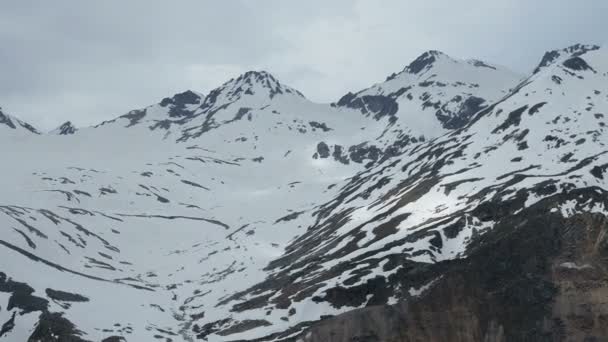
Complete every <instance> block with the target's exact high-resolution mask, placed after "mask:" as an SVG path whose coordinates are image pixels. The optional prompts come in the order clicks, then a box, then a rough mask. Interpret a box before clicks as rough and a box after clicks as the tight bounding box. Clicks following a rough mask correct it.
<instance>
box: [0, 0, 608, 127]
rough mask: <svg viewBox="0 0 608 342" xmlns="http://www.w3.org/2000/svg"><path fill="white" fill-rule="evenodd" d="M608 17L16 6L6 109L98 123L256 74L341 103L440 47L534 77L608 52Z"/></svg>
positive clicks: (323, 4) (580, 4) (0, 32)
mask: <svg viewBox="0 0 608 342" xmlns="http://www.w3.org/2000/svg"><path fill="white" fill-rule="evenodd" d="M607 17H608V1H606V0H581V1H572V0H534V1H531V0H491V1H488V0H460V1H449V0H441V1H439V0H436V1H433V0H427V1H411V0H394V1H393V0H382V1H381V0H375V1H371V0H369V1H366V0H350V1H347V0H332V1H327V0H319V1H312V0H308V1H297V2H296V1H286V0H276V1H275V0H264V1H253V0H250V1H237V0H234V1H221V2H220V1H204V0H197V1H156V0H146V1H143V0H142V1H135V0H131V1H118V0H104V1H76V0H72V1H67V0H55V1H29V0H21V1H3V2H2V3H1V4H0V46H1V48H0V75H1V77H2V82H0V106H2V107H3V108H4V110H5V111H6V112H9V113H11V114H13V115H15V116H18V117H20V118H22V119H24V120H26V121H29V122H30V123H32V124H34V125H35V126H37V127H39V128H41V129H51V128H54V127H55V126H57V125H59V124H60V123H61V122H63V121H66V120H71V121H72V122H74V123H75V124H76V125H79V126H82V125H90V124H95V123H98V122H99V121H102V120H105V119H110V118H113V117H115V116H118V115H121V114H123V113H125V112H127V111H129V110H131V109H134V108H140V107H143V106H146V105H149V104H152V103H156V102H158V101H160V99H162V98H163V97H166V96H169V95H172V94H174V93H176V92H180V91H183V90H185V89H193V90H197V91H200V92H203V93H206V92H208V91H209V90H211V89H213V88H215V87H217V86H219V85H220V84H222V83H223V82H224V81H226V80H228V79H230V78H232V77H235V76H238V75H239V74H240V73H242V72H245V71H247V70H252V69H254V70H259V69H263V70H267V71H269V72H271V73H272V74H274V75H275V76H276V77H277V78H278V79H279V80H280V81H281V82H283V83H285V84H288V85H291V86H293V87H295V88H297V89H299V90H300V91H302V92H303V93H304V94H305V95H306V96H307V97H308V98H309V99H311V100H313V101H317V102H332V101H336V100H337V99H338V98H339V97H340V96H341V95H343V94H345V93H346V92H348V91H352V90H359V89H362V88H365V87H367V86H369V85H371V84H373V83H375V82H378V81H381V80H383V79H384V78H385V77H386V76H387V75H389V74H391V73H392V72H395V71H400V70H401V69H402V68H403V67H404V66H405V65H407V64H409V62H410V61H411V60H413V59H414V58H416V57H417V56H418V55H419V54H421V53H422V52H424V51H425V50H429V49H435V50H441V51H443V52H446V53H447V54H449V55H452V56H454V57H459V58H472V57H474V58H478V59H482V60H486V61H489V62H493V63H497V64H502V65H505V66H507V67H510V68H512V69H514V70H516V71H520V72H522V73H523V72H527V71H529V70H531V69H532V68H533V67H534V66H535V64H537V63H538V61H539V60H540V58H541V56H542V54H543V53H544V52H545V51H546V50H550V49H555V48H561V47H566V46H568V45H571V44H573V43H576V42H582V43H595V44H600V45H606V43H608V35H606V33H607V32H608V20H606V18H607Z"/></svg>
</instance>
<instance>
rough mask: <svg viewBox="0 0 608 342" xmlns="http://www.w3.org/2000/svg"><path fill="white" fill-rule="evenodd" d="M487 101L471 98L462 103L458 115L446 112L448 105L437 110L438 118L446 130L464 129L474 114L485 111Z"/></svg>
mask: <svg viewBox="0 0 608 342" xmlns="http://www.w3.org/2000/svg"><path fill="white" fill-rule="evenodd" d="M485 102H486V100H484V99H482V98H480V97H476V96H471V97H468V98H467V99H466V100H464V101H463V102H462V104H461V105H460V108H459V110H458V112H457V113H450V112H449V111H448V110H446V108H445V107H446V105H444V106H443V107H442V109H439V110H437V113H436V115H437V118H438V119H439V121H441V123H442V125H443V127H444V128H447V129H458V128H462V127H464V126H465V125H466V124H467V123H469V121H470V120H471V117H473V114H475V113H477V112H479V111H480V110H482V109H484V108H485V107H486V106H484V104H485Z"/></svg>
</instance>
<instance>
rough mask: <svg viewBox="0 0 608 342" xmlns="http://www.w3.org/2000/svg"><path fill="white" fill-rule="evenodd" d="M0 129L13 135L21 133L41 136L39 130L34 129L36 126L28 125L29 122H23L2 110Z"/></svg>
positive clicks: (0, 111) (0, 109)
mask: <svg viewBox="0 0 608 342" xmlns="http://www.w3.org/2000/svg"><path fill="white" fill-rule="evenodd" d="M0 129H2V131H3V132H5V133H6V132H10V133H11V134H20V133H34V134H39V132H38V130H36V129H35V128H34V126H32V125H30V124H28V123H27V122H24V121H21V120H19V119H17V118H15V117H12V116H10V115H8V114H5V113H3V112H2V108H0Z"/></svg>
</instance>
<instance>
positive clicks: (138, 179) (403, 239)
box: [0, 45, 608, 342]
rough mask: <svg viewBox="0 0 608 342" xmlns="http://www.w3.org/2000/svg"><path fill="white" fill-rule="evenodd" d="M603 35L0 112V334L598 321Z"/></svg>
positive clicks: (255, 336) (604, 276)
mask: <svg viewBox="0 0 608 342" xmlns="http://www.w3.org/2000/svg"><path fill="white" fill-rule="evenodd" d="M607 124H608V50H607V49H605V48H600V47H598V46H592V45H574V46H571V47H568V48H566V49H563V50H555V51H550V52H547V53H546V54H545V55H544V56H543V57H542V59H539V62H538V67H537V68H535V69H534V70H533V71H531V72H530V73H529V74H527V75H520V74H518V73H514V72H511V71H509V70H507V69H505V68H503V67H500V66H497V65H492V64H490V63H487V62H483V61H479V60H460V59H456V58H452V57H450V56H448V55H446V54H444V53H442V52H439V51H428V52H426V53H424V54H422V55H421V56H420V57H419V58H417V59H416V60H414V61H413V62H411V63H410V64H409V65H407V66H406V67H405V68H404V69H403V70H402V71H400V72H397V73H394V74H392V75H390V76H389V77H388V78H386V79H385V81H383V82H380V83H377V84H374V85H372V86H370V87H369V88H367V89H363V90H359V91H353V92H349V93H348V94H345V95H344V96H343V97H342V98H340V99H336V101H335V102H334V103H331V104H319V103H314V102H311V101H309V100H308V99H307V98H306V97H305V95H304V94H302V93H301V92H299V91H298V90H296V89H294V88H291V87H289V86H288V85H285V84H283V83H281V82H280V81H279V80H277V79H276V78H275V77H274V76H273V75H271V74H270V73H268V72H266V71H250V72H247V73H245V74H242V75H240V76H238V77H236V78H234V79H231V80H229V81H227V82H226V83H224V84H223V85H221V86H219V87H218V88H216V89H214V90H212V91H210V92H209V93H208V94H202V93H199V92H196V91H192V90H187V91H184V92H182V93H179V94H176V95H173V96H170V97H167V98H164V99H161V100H160V101H159V102H158V103H156V104H153V105H150V106H148V107H146V108H141V109H135V110H132V111H130V112H128V113H126V114H124V115H121V116H118V117H116V118H115V119H113V120H111V121H106V122H102V123H100V124H98V125H96V126H94V127H78V128H76V127H74V125H73V124H72V123H70V122H66V123H64V124H62V125H60V126H59V127H58V128H57V129H55V130H53V131H51V132H48V133H45V132H40V131H39V130H37V129H35V128H34V126H33V125H30V124H28V123H25V122H23V121H21V120H19V119H17V118H15V116H12V114H11V115H9V114H8V113H6V112H5V111H4V110H1V111H0V146H1V149H2V169H1V174H0V175H1V177H0V189H2V191H1V192H0V229H1V230H0V231H1V234H0V260H1V262H0V341H41V342H46V341H104V342H118V341H130V342H132V341H165V342H170V341H173V342H178V341H189V342H193V341H210V342H211V341H285V342H287V341H291V342H296V341H297V342H325V341H336V342H347V341H359V342H363V341H366V342H372V341H387V342H402V341H487V342H490V341H492V342H503V341H608V216H607V215H608V145H607V144H608V127H607Z"/></svg>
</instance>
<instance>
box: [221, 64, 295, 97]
mask: <svg viewBox="0 0 608 342" xmlns="http://www.w3.org/2000/svg"><path fill="white" fill-rule="evenodd" d="M218 89H220V90H221V91H222V92H225V95H226V96H227V97H228V98H230V99H232V98H236V97H241V96H245V95H260V94H262V95H266V96H268V97H270V98H271V99H272V98H273V97H275V96H277V95H284V94H292V95H296V96H299V97H304V95H303V94H302V93H301V92H299V91H297V90H295V89H293V88H291V87H288V86H286V85H284V84H282V83H281V82H279V81H278V80H277V79H276V78H275V77H274V76H273V75H272V74H270V73H269V72H267V71H264V70H261V71H255V70H252V71H247V72H246V73H244V74H241V75H240V76H238V77H237V78H233V79H231V80H229V81H228V82H226V83H224V85H223V86H222V87H220V88H218Z"/></svg>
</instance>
